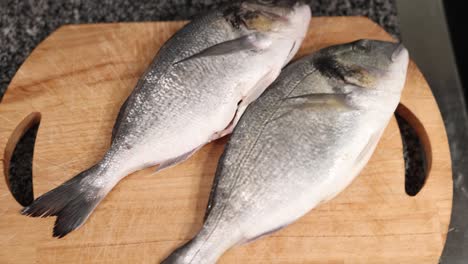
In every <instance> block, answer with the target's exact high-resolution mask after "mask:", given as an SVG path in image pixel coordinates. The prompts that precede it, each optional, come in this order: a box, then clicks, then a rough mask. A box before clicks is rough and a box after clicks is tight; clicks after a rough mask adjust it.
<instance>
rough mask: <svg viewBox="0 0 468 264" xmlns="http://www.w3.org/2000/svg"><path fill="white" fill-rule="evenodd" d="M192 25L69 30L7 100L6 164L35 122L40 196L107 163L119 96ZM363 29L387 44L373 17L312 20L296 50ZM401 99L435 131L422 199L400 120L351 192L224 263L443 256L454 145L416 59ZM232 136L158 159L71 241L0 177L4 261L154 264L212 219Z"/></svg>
mask: <svg viewBox="0 0 468 264" xmlns="http://www.w3.org/2000/svg"><path fill="white" fill-rule="evenodd" d="M184 23H186V22H154V23H128V24H127V23H124V24H91V25H69V26H64V27H61V28H60V29H59V30H57V31H56V32H54V33H53V34H52V35H51V36H49V37H48V38H47V39H46V40H44V41H43V42H42V43H41V44H40V45H39V46H38V47H37V48H36V49H35V50H34V52H33V53H32V54H31V56H30V57H29V58H28V59H27V60H26V62H25V63H24V64H23V65H22V67H21V68H20V70H19V71H18V72H17V74H16V76H15V77H14V79H13V81H12V82H11V84H10V87H9V88H8V91H7V93H6V94H5V96H4V98H3V102H2V103H1V104H0V159H1V160H2V162H0V167H2V168H0V171H2V172H3V173H4V174H5V176H6V173H7V172H8V163H9V160H10V157H11V153H12V151H13V149H14V147H15V145H16V142H17V141H18V138H20V136H21V135H22V133H23V131H24V130H25V129H26V128H27V127H28V126H30V124H31V123H32V122H34V121H35V120H39V119H40V127H39V131H38V134H37V140H36V145H35V150H34V160H33V175H34V177H33V184H34V193H35V196H36V197H37V196H39V195H41V194H43V193H44V192H46V191H48V190H50V189H52V188H54V187H56V186H58V185H59V184H61V183H62V182H64V181H65V180H67V179H69V178H71V177H72V176H74V175H75V174H77V173H79V172H81V171H82V170H84V169H86V168H88V167H89V166H91V165H92V164H94V163H95V162H96V161H98V160H99V159H100V157H101V156H102V155H103V153H104V152H105V150H106V148H107V147H108V146H109V143H110V135H111V129H112V126H113V123H114V120H115V118H116V116H117V112H118V110H119V108H120V105H121V104H122V102H123V101H124V99H125V98H126V97H127V96H128V95H129V93H130V92H131V90H132V89H133V87H134V86H135V84H136V82H137V80H138V78H139V76H140V75H141V74H142V73H143V72H144V70H145V68H146V67H147V65H148V64H149V63H150V61H151V60H152V58H153V56H154V55H155V54H156V52H157V51H158V49H159V48H160V46H161V45H162V44H163V43H164V42H165V41H166V40H167V39H168V38H169V37H170V36H171V35H172V34H174V32H176V31H177V30H178V29H179V28H180V27H182V26H183V25H184ZM361 38H371V39H381V40H391V37H390V36H389V35H388V34H387V33H385V31H384V30H383V29H381V28H380V27H379V26H377V25H376V24H374V23H373V22H371V21H370V20H368V19H366V18H359V17H346V18H345V17H330V18H315V19H313V22H312V23H311V25H310V31H309V34H308V36H307V39H306V40H305V42H304V44H303V46H302V49H301V50H300V52H299V54H298V57H300V56H303V55H306V54H309V53H310V52H313V51H315V50H317V49H320V48H323V47H326V46H329V45H332V44H338V43H345V42H349V41H353V40H356V39H361ZM402 104H403V105H404V108H403V109H404V110H405V111H406V114H404V115H410V116H411V118H412V120H416V121H417V122H416V123H418V124H420V126H419V127H418V128H417V130H418V133H419V132H421V131H422V132H421V133H422V134H425V135H426V138H425V139H423V142H424V143H425V149H426V151H427V152H428V154H429V155H430V160H431V170H430V174H429V177H428V180H427V183H426V185H425V186H424V188H423V189H422V191H421V192H420V193H419V194H418V195H417V196H416V197H410V196H408V195H406V193H405V188H404V181H405V177H404V160H403V156H402V144H401V139H400V132H399V130H398V127H397V124H396V121H395V120H394V119H393V120H392V121H391V123H390V125H389V126H388V128H387V130H386V132H385V134H384V136H383V139H382V140H381V142H380V143H379V146H378V147H377V150H376V152H375V153H374V155H373V157H372V159H371V161H370V162H369V164H368V165H367V166H366V167H365V169H364V171H363V172H362V173H361V175H360V176H359V177H358V178H357V179H356V180H355V181H354V182H353V183H352V185H351V186H350V187H349V188H347V189H346V190H345V191H344V192H343V193H342V194H340V195H339V196H338V197H337V198H335V199H333V200H332V201H330V202H328V203H326V204H323V205H321V206H320V207H318V208H316V209H315V210H313V211H311V212H310V213H308V214H307V215H306V216H304V217H302V218H301V219H300V220H299V221H297V222H295V223H294V224H292V225H291V226H289V227H287V228H285V229H283V230H281V231H279V232H277V233H274V234H273V235H270V236H268V237H265V238H262V239H260V240H258V241H255V242H253V243H250V244H246V245H242V246H238V247H235V248H234V249H232V250H230V251H229V252H227V253H226V254H225V255H224V256H223V257H222V258H221V260H220V263H391V264H394V263H411V264H414V263H437V261H438V259H439V256H440V253H441V251H442V247H443V245H444V241H445V238H446V234H447V228H448V223H449V218H450V210H451V202H452V176H451V165H450V154H449V149H448V144H447V138H446V134H445V130H444V125H443V122H442V119H441V116H440V114H439V111H438V108H437V105H436V102H435V100H434V98H433V96H432V93H431V91H430V89H429V87H428V85H427V83H426V81H425V80H424V78H423V76H422V74H421V73H420V72H419V70H418V69H417V67H416V66H415V65H414V64H413V63H411V65H410V69H409V74H408V80H407V84H406V87H405V90H404V94H403V97H402ZM411 118H410V119H411ZM421 133H420V134H421ZM225 142H226V138H224V139H221V140H218V141H216V142H214V143H212V144H209V145H207V146H205V147H204V148H203V149H202V150H201V151H199V152H198V153H197V154H196V155H194V156H193V157H192V158H190V159H189V160H188V161H186V162H184V163H183V164H180V165H178V166H176V167H174V168H171V169H168V170H165V171H163V172H161V173H158V174H155V173H154V168H149V169H146V170H143V171H140V172H137V173H134V174H133V175H131V176H129V177H127V178H126V179H124V180H123V181H122V182H121V183H120V184H118V186H117V187H116V188H115V189H114V190H113V191H112V192H111V193H110V194H109V195H108V196H107V197H106V198H105V200H104V201H103V202H102V203H101V204H100V205H99V206H98V208H97V209H96V211H95V212H94V213H93V214H92V215H91V217H90V218H89V220H88V221H87V223H86V224H85V225H84V226H83V227H82V228H80V229H79V230H77V231H75V232H72V233H71V234H69V235H68V236H67V237H65V238H63V239H54V238H52V227H53V223H54V218H44V219H38V218H29V217H25V216H22V215H20V214H19V210H20V209H21V206H20V205H19V204H18V203H17V202H16V201H15V200H14V198H13V197H12V195H11V193H10V192H9V190H8V185H7V183H6V181H4V180H0V204H1V206H0V263H61V264H62V263H157V262H158V261H160V260H161V259H163V258H164V257H165V256H167V255H168V254H169V253H170V252H171V251H172V250H173V249H174V248H176V247H177V246H178V245H180V244H181V243H183V242H184V241H186V240H188V239H190V238H191V237H192V236H193V235H194V234H195V233H196V231H197V230H198V229H199V227H200V226H201V225H202V220H203V215H204V211H205V207H206V204H207V200H208V195H209V191H210V188H211V183H212V180H213V175H214V172H215V169H216V164H217V161H218V158H219V156H220V154H221V153H222V151H223V146H224V144H225Z"/></svg>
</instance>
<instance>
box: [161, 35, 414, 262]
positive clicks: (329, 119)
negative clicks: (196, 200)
mask: <svg viewBox="0 0 468 264" xmlns="http://www.w3.org/2000/svg"><path fill="white" fill-rule="evenodd" d="M407 66H408V53H407V51H406V49H404V48H403V46H401V45H398V44H394V43H388V42H381V41H371V40H361V41H357V42H353V43H349V44H344V45H339V46H334V47H330V48H326V49H324V50H321V51H319V52H317V53H315V54H313V55H310V56H308V57H305V58H303V59H301V60H299V61H297V62H295V63H293V64H292V65H290V66H288V67H287V68H286V69H285V70H284V71H283V73H282V74H281V75H280V77H279V78H278V79H277V80H276V81H275V83H274V84H273V85H272V86H271V87H270V88H269V89H267V90H266V91H265V93H264V94H263V95H262V96H261V97H260V98H259V99H258V100H257V101H256V102H254V103H253V104H251V105H250V106H249V108H248V109H247V111H246V113H245V114H244V116H243V117H242V118H241V120H240V122H239V124H238V126H237V127H236V129H235V130H234V132H233V134H232V136H231V138H230V140H229V142H228V143H227V146H226V149H225V151H224V153H223V155H222V157H221V159H220V161H219V165H218V169H217V171H216V176H215V180H214V184H213V189H212V193H211V196H210V201H209V205H208V210H207V214H206V220H205V222H204V224H203V227H202V228H201V230H200V232H199V233H198V234H197V235H196V236H195V237H194V238H193V239H192V240H191V241H189V242H187V243H186V244H185V245H183V246H182V247H180V248H178V249H177V250H176V251H174V252H173V253H172V254H171V255H170V256H169V257H168V258H167V259H166V260H165V261H163V263H165V264H168V263H179V264H182V263H193V264H195V263H205V264H209V263H215V262H216V261H217V259H218V258H219V257H220V256H221V255H222V254H223V253H224V252H225V251H226V250H228V249H229V248H231V247H233V246H234V245H236V244H242V243H245V242H249V241H252V240H255V239H257V238H259V237H261V236H263V235H266V234H269V233H271V232H274V231H276V230H278V229H281V228H283V227H285V226H287V225H289V224H291V223H292V222H294V221H296V220H297V219H298V218H300V217H301V216H303V215H304V214H306V213H307V212H309V211H310V210H311V209H313V208H314V207H316V206H317V205H319V204H320V203H323V202H325V201H327V200H330V199H332V198H333V197H335V196H336V195H337V194H338V193H340V192H341V191H342V190H343V189H345V188H346V186H348V185H349V184H350V183H351V182H352V181H353V179H354V178H355V177H356V176H357V175H358V174H359V172H360V171H361V170H362V168H363V167H364V166H365V164H366V163H367V162H368V160H369V159H370V157H371V155H372V153H373V151H374V149H375V147H376V145H377V143H378V141H379V138H380V137H381V135H382V133H383V131H384V129H385V127H386V126H387V124H388V122H389V120H390V118H391V116H392V115H393V112H394V110H395V109H396V107H397V105H398V103H399V100H400V96H401V91H402V88H403V86H404V82H405V79H406V71H407Z"/></svg>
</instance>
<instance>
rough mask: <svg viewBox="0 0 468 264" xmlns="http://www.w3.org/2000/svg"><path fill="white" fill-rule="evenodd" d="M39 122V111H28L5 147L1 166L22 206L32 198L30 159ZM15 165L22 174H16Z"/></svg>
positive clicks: (13, 193) (9, 185)
mask: <svg viewBox="0 0 468 264" xmlns="http://www.w3.org/2000/svg"><path fill="white" fill-rule="evenodd" d="M40 122H41V114H40V113H38V112H33V113H30V114H29V115H28V116H26V117H25V118H24V119H23V120H22V121H21V122H20V123H19V124H18V126H17V127H16V128H15V130H14V131H13V133H12V134H11V136H10V138H9V139H8V142H7V145H6V148H5V155H4V157H5V159H4V160H3V162H4V166H3V167H4V175H5V181H6V185H7V186H8V189H9V190H10V193H11V194H12V195H13V197H14V198H15V200H16V201H17V202H18V203H20V204H21V205H22V206H27V205H29V204H31V203H32V202H33V200H34V195H33V185H32V159H33V152H34V142H35V140H36V134H37V130H38V128H39V124H40ZM20 153H22V154H20ZM12 165H13V166H12ZM17 167H22V169H21V171H22V172H23V174H22V175H17V173H16V171H17ZM24 172H26V173H24Z"/></svg>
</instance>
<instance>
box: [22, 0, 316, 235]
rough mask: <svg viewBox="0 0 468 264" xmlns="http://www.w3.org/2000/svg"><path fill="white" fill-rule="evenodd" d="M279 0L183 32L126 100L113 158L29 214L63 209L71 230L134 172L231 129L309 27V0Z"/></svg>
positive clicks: (220, 14) (65, 228) (243, 6)
mask: <svg viewBox="0 0 468 264" xmlns="http://www.w3.org/2000/svg"><path fill="white" fill-rule="evenodd" d="M269 2H272V3H265V1H253V0H249V1H245V2H242V3H240V4H236V5H233V6H231V7H229V8H226V9H225V10H220V11H213V12H211V13H209V14H207V15H204V16H201V17H199V18H197V19H195V20H194V21H192V22H191V23H189V24H188V25H186V26H185V27H184V28H183V29H181V30H180V31H179V32H177V33H176V34H175V35H174V36H173V37H172V38H171V39H170V40H168V41H167V43H165V44H164V46H163V47H162V48H161V49H160V51H159V52H158V54H157V55H156V57H155V58H154V60H153V62H152V63H151V64H150V65H149V67H148V69H147V71H146V72H145V74H144V75H143V76H142V77H141V79H140V80H139V82H138V84H137V85H136V87H135V89H134V91H133V92H132V94H131V95H130V96H129V98H128V99H127V101H126V102H125V103H124V105H123V106H122V108H121V110H120V113H119V115H118V117H117V121H116V124H115V127H114V130H113V132H112V144H111V147H110V149H109V150H108V151H107V153H106V154H105V155H104V157H103V159H102V160H101V161H100V162H98V163H97V164H96V165H94V166H92V167H91V168H89V169H88V170H85V171H84V172H82V173H80V174H78V175H77V176H75V177H73V178H72V179H70V180H68V181H67V182H65V183H64V184H63V185H61V186H59V187H57V188H55V189H53V190H51V191H49V192H48V193H46V194H44V195H42V196H40V197H39V198H38V199H36V201H35V202H34V203H33V204H32V205H30V206H28V207H26V208H24V209H23V211H22V213H23V214H25V215H30V216H34V217H40V216H42V217H46V216H57V220H56V223H55V226H54V236H56V237H63V236H65V235H66V234H68V233H69V232H71V231H72V230H74V229H76V228H78V227H80V226H81V225H82V224H83V223H84V222H85V221H86V219H87V218H88V217H89V215H90V214H91V212H92V211H93V210H94V209H95V208H96V206H97V205H98V204H99V202H100V201H101V200H102V199H103V198H104V197H105V196H106V195H107V193H108V192H110V191H111V189H112V188H113V187H114V186H115V185H116V184H117V183H118V182H119V181H120V180H121V179H122V178H124V177H125V176H127V175H128V174H130V173H132V172H134V171H137V170H140V169H143V168H146V167H149V166H153V165H157V164H159V167H158V170H161V169H163V168H167V167H170V166H173V165H175V164H177V163H179V162H181V161H183V160H185V159H186V158H188V157H189V156H190V155H192V154H193V153H194V152H195V151H196V150H198V149H199V148H200V147H202V146H203V145H204V144H206V143H208V142H210V141H212V140H214V139H216V138H219V137H221V136H223V135H225V134H228V133H230V132H231V131H232V129H233V127H234V126H235V125H236V123H237V121H238V120H239V118H240V116H241V115H242V113H243V111H244V110H245V108H246V107H247V105H248V104H249V103H250V102H252V101H253V100H255V99H256V98H257V97H258V96H259V95H260V94H261V93H262V92H263V90H264V89H265V88H267V87H268V86H269V84H271V83H272V82H273V81H274V80H275V79H276V77H277V76H278V75H279V73H280V71H281V68H282V67H283V66H284V65H285V64H287V63H288V61H289V60H290V59H291V58H292V57H293V56H294V54H295V53H296V52H297V50H298V49H299V46H300V44H301V42H302V40H303V38H304V37H305V34H306V32H307V29H308V27H309V21H310V16H311V14H310V9H309V7H308V6H307V5H305V4H296V3H295V1H284V0H280V1H269ZM276 2H277V3H276ZM276 4H278V5H276Z"/></svg>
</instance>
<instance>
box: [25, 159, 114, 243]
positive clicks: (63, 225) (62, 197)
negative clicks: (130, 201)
mask: <svg viewBox="0 0 468 264" xmlns="http://www.w3.org/2000/svg"><path fill="white" fill-rule="evenodd" d="M97 173H99V170H98V169H97V166H93V167H91V168H90V169H88V170H85V171H83V172H82V173H80V174H78V175H76V176H75V177H73V178H72V179H70V180H68V181H66V182H65V183H63V184H62V185H60V186H59V187H57V188H55V189H53V190H51V191H49V192H47V193H45V194H43V195H42V196H40V197H39V198H37V199H36V200H35V201H34V202H33V203H32V204H31V205H29V206H27V207H25V208H23V210H22V211H21V214H23V215H28V216H31V217H48V216H57V219H56V221H55V225H54V231H53V236H54V237H58V238H62V237H64V236H65V235H67V234H68V233H70V232H71V231H73V230H75V229H77V228H79V227H80V226H81V225H83V223H84V222H85V221H86V220H87V219H88V217H89V216H90V214H91V213H92V212H93V210H94V209H95V208H96V206H97V205H98V204H99V203H100V202H101V200H102V199H103V198H104V197H105V196H106V194H107V193H108V191H110V189H109V188H104V187H106V186H103V187H97V186H95V185H93V184H90V182H92V181H90V180H92V179H95V178H96V177H97V176H98V175H97Z"/></svg>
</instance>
